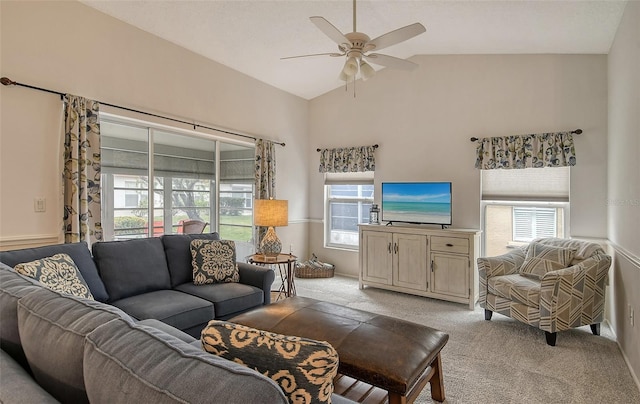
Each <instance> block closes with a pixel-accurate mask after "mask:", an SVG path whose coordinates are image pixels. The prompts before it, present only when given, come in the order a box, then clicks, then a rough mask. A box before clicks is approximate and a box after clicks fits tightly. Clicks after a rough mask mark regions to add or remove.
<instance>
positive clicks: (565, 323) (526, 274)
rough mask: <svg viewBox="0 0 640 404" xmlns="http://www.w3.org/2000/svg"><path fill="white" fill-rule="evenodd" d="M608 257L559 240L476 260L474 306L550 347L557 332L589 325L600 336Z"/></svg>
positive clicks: (587, 244)
mask: <svg viewBox="0 0 640 404" xmlns="http://www.w3.org/2000/svg"><path fill="white" fill-rule="evenodd" d="M610 266H611V257H610V256H609V255H607V254H606V253H605V251H604V250H603V249H602V247H600V246H599V245H598V244H595V243H591V242H586V241H580V240H572V239H559V238H542V239H536V240H533V241H532V242H531V244H529V245H528V246H526V247H522V248H518V249H514V250H513V251H511V252H509V253H507V254H504V255H501V256H497V257H491V258H478V271H479V274H480V306H481V307H483V308H484V313H485V314H484V316H485V320H491V316H492V314H493V312H497V313H500V314H503V315H505V316H508V317H511V318H514V319H516V320H518V321H522V322H524V323H527V324H529V325H531V326H533V327H537V328H540V329H541V330H543V331H544V332H545V336H546V340H547V344H549V345H551V346H555V344H556V336H557V334H556V333H557V332H558V331H564V330H567V329H570V328H575V327H580V326H583V325H590V326H591V331H592V332H593V334H594V335H600V323H601V322H602V320H603V317H604V294H605V283H606V279H607V274H608V272H609V267H610Z"/></svg>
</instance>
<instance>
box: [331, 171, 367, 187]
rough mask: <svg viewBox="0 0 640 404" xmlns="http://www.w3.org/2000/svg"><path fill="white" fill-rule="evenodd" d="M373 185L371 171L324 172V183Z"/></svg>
mask: <svg viewBox="0 0 640 404" xmlns="http://www.w3.org/2000/svg"><path fill="white" fill-rule="evenodd" d="M340 184H350V185H373V171H364V172H353V173H352V172H348V173H325V174H324V185H340Z"/></svg>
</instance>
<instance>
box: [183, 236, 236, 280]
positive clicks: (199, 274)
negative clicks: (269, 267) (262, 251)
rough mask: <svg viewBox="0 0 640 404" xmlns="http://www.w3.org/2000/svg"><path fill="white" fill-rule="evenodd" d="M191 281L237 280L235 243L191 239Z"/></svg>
mask: <svg viewBox="0 0 640 404" xmlns="http://www.w3.org/2000/svg"><path fill="white" fill-rule="evenodd" d="M190 248H191V258H192V260H191V266H192V267H193V283H194V284H195V285H206V284H208V283H223V282H238V281H240V272H239V271H238V263H237V262H236V243H235V242H233V241H231V240H204V239H196V240H191V246H190Z"/></svg>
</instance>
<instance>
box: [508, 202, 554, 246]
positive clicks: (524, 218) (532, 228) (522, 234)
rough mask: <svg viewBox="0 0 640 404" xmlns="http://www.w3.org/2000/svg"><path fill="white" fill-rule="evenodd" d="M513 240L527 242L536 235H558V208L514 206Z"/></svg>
mask: <svg viewBox="0 0 640 404" xmlns="http://www.w3.org/2000/svg"><path fill="white" fill-rule="evenodd" d="M512 211H513V241H524V242H529V241H531V240H533V239H534V238H538V237H556V236H557V235H558V226H557V224H558V221H557V219H556V217H557V216H558V210H557V209H554V208H539V207H524V206H514V207H513V209H512Z"/></svg>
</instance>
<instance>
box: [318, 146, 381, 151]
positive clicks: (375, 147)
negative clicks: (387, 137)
mask: <svg viewBox="0 0 640 404" xmlns="http://www.w3.org/2000/svg"><path fill="white" fill-rule="evenodd" d="M372 147H373V148H374V149H377V148H378V147H380V146H378V145H377V144H374V145H373V146H372ZM316 151H317V152H319V151H322V149H316Z"/></svg>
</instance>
